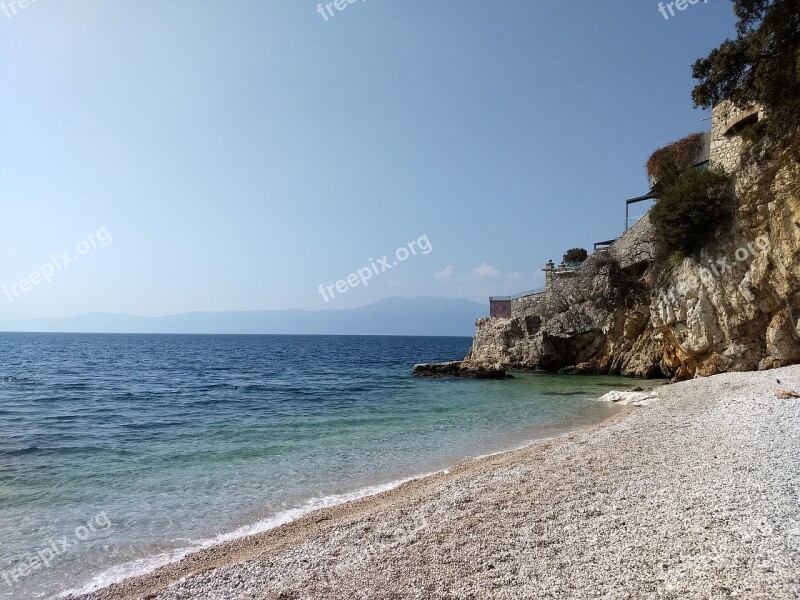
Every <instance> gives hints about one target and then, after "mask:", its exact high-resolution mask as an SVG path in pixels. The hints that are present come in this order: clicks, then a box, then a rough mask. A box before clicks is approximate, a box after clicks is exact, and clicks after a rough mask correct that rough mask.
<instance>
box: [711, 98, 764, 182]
mask: <svg viewBox="0 0 800 600" xmlns="http://www.w3.org/2000/svg"><path fill="white" fill-rule="evenodd" d="M711 114H712V118H711V157H710V160H711V166H712V167H718V168H721V169H723V170H724V171H725V172H726V173H735V172H736V171H738V170H739V168H740V167H741V156H742V150H743V149H744V140H743V139H742V138H741V136H739V135H736V127H737V126H739V125H741V124H742V123H743V122H744V121H747V120H748V119H760V118H761V117H762V116H763V112H762V111H761V109H760V108H759V107H758V106H751V107H749V108H746V109H740V108H737V107H736V106H734V105H733V104H732V103H731V102H730V101H728V100H725V101H723V102H720V103H719V104H717V105H716V106H715V107H714V109H713V111H712V113H711Z"/></svg>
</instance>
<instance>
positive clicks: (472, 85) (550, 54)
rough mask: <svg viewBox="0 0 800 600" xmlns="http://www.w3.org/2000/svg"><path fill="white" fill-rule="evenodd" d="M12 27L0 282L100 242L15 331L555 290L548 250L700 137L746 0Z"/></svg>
mask: <svg viewBox="0 0 800 600" xmlns="http://www.w3.org/2000/svg"><path fill="white" fill-rule="evenodd" d="M9 4H10V0H5V5H6V7H8V5H9ZM14 8H15V9H16V5H14ZM334 10H335V9H334ZM17 13H18V14H16V15H13V11H9V14H10V15H11V18H8V16H6V14H4V13H3V12H0V52H2V57H3V58H2V61H1V62H0V107H2V110H3V115H2V118H0V164H1V165H2V171H1V172H2V175H0V199H1V200H2V219H0V228H1V233H2V234H1V235H0V252H2V261H0V284H5V285H7V286H9V285H14V284H18V283H19V282H20V280H22V279H23V278H26V277H28V276H29V275H30V274H31V273H32V272H34V271H37V270H39V269H40V267H42V266H43V265H44V264H45V263H48V262H51V261H52V260H56V262H57V263H58V266H59V267H61V266H62V265H61V261H60V259H59V258H58V255H60V254H61V253H62V252H63V251H65V250H70V253H71V255H76V254H78V252H77V251H76V250H80V251H83V252H84V254H83V255H81V256H80V259H79V260H77V261H75V262H72V263H71V264H68V265H66V266H63V268H62V269H61V270H60V271H57V272H55V273H54V274H53V275H52V276H51V277H50V279H51V282H49V283H47V282H46V281H42V282H41V283H39V284H38V285H31V286H30V288H29V289H28V291H25V292H24V291H20V289H19V288H17V293H18V295H17V296H13V295H12V297H13V299H14V301H13V302H11V301H9V299H8V298H7V296H6V295H0V319H8V318H24V317H42V316H66V315H71V314H77V313H83V312H90V311H109V312H131V313H136V314H143V315H160V314H169V313H176V312H183V311H191V310H240V309H258V308H290V307H296V308H306V309H316V308H346V307H351V306H358V305H363V304H367V303H370V302H372V301H374V300H376V299H379V298H382V297H386V296H396V295H402V296H409V297H412V296H420V295H436V296H449V297H464V298H470V299H474V300H480V301H485V300H486V296H487V295H489V294H490V293H495V294H507V293H513V292H517V291H521V290H525V289H530V288H533V287H538V286H540V285H542V277H541V273H540V272H539V269H540V268H541V267H542V266H543V264H544V263H545V261H546V260H547V259H548V258H553V259H554V260H556V261H558V260H559V258H560V256H561V254H563V252H564V250H566V249H567V248H570V247H573V246H584V247H588V248H590V247H591V244H592V243H593V242H595V241H598V240H602V239H607V238H610V237H615V236H617V235H619V233H620V232H621V229H622V226H623V219H624V205H623V202H622V201H623V200H624V199H625V198H627V197H631V196H635V195H639V194H641V193H644V192H646V191H647V187H646V178H645V174H644V168H643V165H644V163H645V161H646V159H647V157H648V156H649V154H650V153H651V152H652V151H653V150H654V149H655V148H657V147H659V146H661V145H663V144H664V143H666V142H670V141H672V140H673V139H676V138H679V137H682V136H683V135H685V134H687V133H690V132H692V131H697V130H700V129H705V128H707V126H708V123H707V122H703V123H701V119H702V118H703V117H705V116H706V113H705V112H703V111H698V110H694V109H693V108H692V103H691V99H690V90H691V87H692V79H691V70H690V65H691V63H692V62H693V61H694V59H696V58H697V57H700V56H703V55H705V54H706V53H707V52H708V51H709V50H710V49H711V48H713V47H714V46H716V45H718V44H719V43H720V42H721V41H722V40H723V39H724V38H725V37H730V36H732V35H733V24H734V18H733V15H732V11H731V3H730V2H729V1H727V0H710V1H709V2H708V3H707V4H703V3H700V4H697V5H693V6H689V7H688V8H687V9H686V10H685V11H684V12H679V13H677V14H676V15H675V16H674V17H672V18H671V19H669V20H665V19H664V17H663V16H662V15H661V14H660V13H659V11H658V3H657V2H652V1H651V0H629V1H623V0H610V1H606V2H598V1H597V0H580V1H577V0H575V1H567V0H559V1H558V2H552V1H547V2H545V1H544V0H507V1H505V2H489V1H484V2H477V1H473V0H436V1H435V2H433V1H430V0H425V1H422V0H417V1H410V0H402V1H401V0H368V1H365V2H360V1H359V2H356V3H354V4H352V5H348V7H347V9H346V10H344V11H343V12H340V13H337V14H336V16H335V17H333V18H330V17H329V19H328V21H325V20H324V19H323V17H322V16H321V15H320V14H318V12H317V3H316V2H313V1H311V0H308V1H307V0H232V1H225V2H208V1H205V0H170V1H169V2H165V1H163V0H160V1H158V2H156V1H154V0H138V1H136V2H130V1H129V2H108V1H100V0H78V1H75V0H37V1H35V2H32V3H31V4H30V5H28V6H27V7H26V8H24V9H17ZM103 227H105V228H106V229H105V232H107V235H106V233H103V232H102V231H101V233H100V234H97V232H98V231H99V230H101V228H103ZM91 234H95V235H94V238H93V239H94V241H95V245H94V247H92V245H91V243H90V241H89V236H90V235H91ZM423 235H427V239H428V240H429V241H430V245H431V247H432V251H430V252H429V253H427V254H424V255H423V254H422V253H418V254H417V255H416V256H411V257H410V258H409V259H408V260H407V261H405V262H402V263H400V264H398V266H396V267H394V268H392V269H391V270H390V271H388V272H385V273H382V274H381V275H380V276H376V277H374V278H373V280H372V282H371V285H370V286H369V287H367V288H364V287H361V286H359V287H356V288H353V289H350V290H348V291H347V292H346V293H344V294H342V295H337V297H336V298H335V299H334V300H332V301H330V302H328V303H325V301H324V300H323V298H322V296H321V295H320V294H319V293H318V286H319V284H325V285H329V284H333V283H335V282H336V281H337V280H339V279H343V278H346V277H347V275H348V274H350V273H353V272H355V271H357V270H358V269H359V268H362V267H365V266H367V264H368V259H370V258H372V259H378V258H381V257H382V256H383V255H384V254H393V253H394V251H395V250H396V249H397V248H398V247H400V246H404V245H406V244H407V243H408V242H410V241H412V240H417V239H418V238H420V237H421V236H423ZM98 239H99V240H112V241H111V243H107V242H105V241H103V242H102V243H97V242H98ZM106 244H107V245H106ZM51 255H53V257H54V258H51ZM53 270H55V268H54V269H53ZM45 274H47V269H45ZM436 274H438V276H437V275H436Z"/></svg>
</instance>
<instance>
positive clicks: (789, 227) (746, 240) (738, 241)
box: [467, 156, 800, 379]
mask: <svg viewBox="0 0 800 600" xmlns="http://www.w3.org/2000/svg"><path fill="white" fill-rule="evenodd" d="M738 180H739V183H738V184H737V189H736V199H737V200H736V209H735V216H734V218H733V220H732V222H731V223H730V224H729V225H728V226H727V227H726V228H725V229H723V230H722V231H720V232H719V233H718V234H717V235H716V238H715V239H714V240H713V241H711V243H709V244H707V245H706V246H705V247H704V248H703V249H702V250H701V251H700V252H698V253H696V254H694V255H693V256H690V257H685V258H680V257H676V256H675V255H672V256H670V255H669V254H668V250H667V249H666V248H664V245H663V243H662V242H661V241H660V240H659V239H658V235H657V232H656V231H655V229H654V227H653V226H652V224H651V223H650V221H649V219H647V218H645V219H643V220H642V221H640V222H639V223H637V225H636V226H635V227H633V228H632V229H630V230H629V231H628V232H627V233H626V234H625V236H623V237H622V238H621V239H620V240H619V241H618V242H617V243H616V244H615V245H614V246H612V248H610V249H608V250H606V251H600V252H597V253H595V254H594V255H593V256H591V257H590V258H589V259H588V260H587V261H586V262H585V263H584V264H583V266H582V267H581V268H580V269H576V270H575V271H573V272H569V273H564V274H562V275H561V277H560V280H559V281H554V282H553V283H552V285H550V286H548V289H547V291H546V292H544V293H543V294H541V295H539V296H534V297H531V298H529V299H527V304H523V303H522V302H520V303H519V304H518V305H517V306H515V309H514V312H513V317H512V318H487V319H481V320H479V321H478V322H477V332H476V336H475V340H474V342H473V346H472V349H471V350H470V353H469V355H468V356H467V362H476V363H480V364H484V365H488V364H492V365H502V366H504V367H511V368H522V369H527V368H529V369H545V370H553V371H558V370H560V371H562V372H585V373H608V374H623V375H629V376H639V377H662V376H663V377H676V378H678V379H685V378H689V377H693V376H697V375H712V374H715V373H719V372H723V371H732V370H733V371H735V370H754V369H758V368H762V369H764V368H773V367H779V366H785V365H788V364H792V363H796V362H800V168H798V165H797V164H796V163H795V162H793V161H791V160H785V157H784V156H779V157H778V158H776V159H774V160H772V161H769V162H768V163H767V164H765V165H761V164H759V161H758V158H757V157H753V158H751V159H750V160H749V161H747V162H746V163H745V164H744V165H743V166H742V167H741V169H740V170H739V177H738Z"/></svg>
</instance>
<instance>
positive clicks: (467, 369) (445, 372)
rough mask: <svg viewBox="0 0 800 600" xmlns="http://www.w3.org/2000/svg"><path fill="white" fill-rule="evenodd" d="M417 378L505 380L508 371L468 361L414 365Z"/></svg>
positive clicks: (413, 372) (414, 373)
mask: <svg viewBox="0 0 800 600" xmlns="http://www.w3.org/2000/svg"><path fill="white" fill-rule="evenodd" d="M411 374H412V375H414V376H415V377H434V378H443V377H463V378H466V379H505V378H506V370H505V369H504V368H502V367H498V366H487V365H483V364H475V363H470V362H467V361H453V362H446V363H426V364H421V365H414V370H413V371H412V372H411Z"/></svg>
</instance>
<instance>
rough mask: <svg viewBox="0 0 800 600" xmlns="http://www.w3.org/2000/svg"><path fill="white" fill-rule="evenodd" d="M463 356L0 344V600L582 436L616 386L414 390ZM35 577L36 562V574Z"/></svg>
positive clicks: (281, 339)
mask: <svg viewBox="0 0 800 600" xmlns="http://www.w3.org/2000/svg"><path fill="white" fill-rule="evenodd" d="M469 345H470V340H469V339H468V338H397V337H394V338H393V337H337V336H331V337H326V336H320V337H314V336H146V335H141V336H129V335H63V334H0V598H15V599H17V598H19V599H24V598H45V597H51V596H54V595H58V594H59V593H62V592H64V591H66V590H70V589H73V590H74V589H87V586H91V585H100V584H107V583H110V582H112V581H114V580H117V579H119V578H121V577H124V576H126V575H131V574H134V573H138V572H142V571H146V570H148V569H151V568H153V567H154V566H157V565H158V564H163V562H165V561H168V560H173V559H175V558H177V557H179V556H181V555H182V554H183V553H185V552H187V551H189V550H191V549H196V548H198V547H201V546H203V545H208V544H211V543H214V542H217V541H220V540H223V539H230V538H233V537H237V536H240V535H245V534H247V533H253V532H256V531H262V530H264V529H266V528H268V527H271V526H275V525H276V524H280V523H283V522H286V521H288V520H291V519H292V518H296V517H297V516H299V515H300V514H302V513H304V512H306V511H308V510H311V509H313V508H316V507H320V506H326V505H330V504H334V503H338V502H341V501H344V500H347V499H350V498H354V497H358V496H360V495H364V494H366V493H373V492H375V491H379V490H381V489H386V488H387V487H389V486H391V485H393V484H395V483H396V482H398V481H401V480H404V479H407V478H411V477H415V476H419V475H422V474H426V473H431V472H434V471H436V470H440V469H442V468H446V467H447V466H450V465H452V464H454V463H456V462H459V461H461V460H464V459H468V458H474V457H476V456H480V455H484V454H488V453H492V452H497V451H501V450H506V449H510V448H513V447H517V446H520V445H522V444H524V443H526V442H528V441H531V440H534V439H541V438H545V437H552V436H554V435H558V434H560V433H563V432H564V431H568V430H571V429H576V428H580V427H584V426H587V425H591V424H594V423H597V422H599V421H601V420H603V419H605V418H607V417H609V416H610V415H612V414H613V413H614V412H615V411H616V410H617V409H616V408H615V407H614V406H613V405H609V404H607V403H601V402H597V401H596V399H597V398H598V397H599V396H601V395H602V394H604V393H605V392H607V391H609V390H610V389H612V388H614V387H616V388H618V389H620V388H621V389H624V388H626V387H630V385H631V382H630V381H629V380H624V379H621V378H611V377H571V376H558V375H537V374H519V375H517V376H516V377H515V378H514V379H511V380H506V381H462V380H424V379H415V378H412V377H411V376H410V371H411V367H412V365H413V364H415V363H418V362H428V361H445V360H455V359H460V358H462V357H463V356H464V355H465V354H466V351H467V349H468V348H469ZM37 559H38V560H37Z"/></svg>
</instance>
